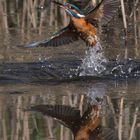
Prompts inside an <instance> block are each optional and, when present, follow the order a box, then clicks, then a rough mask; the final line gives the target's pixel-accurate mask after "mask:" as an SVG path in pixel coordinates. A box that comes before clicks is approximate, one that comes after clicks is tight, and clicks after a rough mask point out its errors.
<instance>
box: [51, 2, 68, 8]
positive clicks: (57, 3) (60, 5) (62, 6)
mask: <svg viewBox="0 0 140 140" xmlns="http://www.w3.org/2000/svg"><path fill="white" fill-rule="evenodd" d="M51 2H53V3H54V4H56V5H58V6H59V7H61V8H64V9H66V7H65V5H63V4H61V3H59V2H57V1H55V0H52V1H51Z"/></svg>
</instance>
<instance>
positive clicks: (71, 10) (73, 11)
mask: <svg viewBox="0 0 140 140" xmlns="http://www.w3.org/2000/svg"><path fill="white" fill-rule="evenodd" d="M52 2H53V3H55V4H57V5H58V6H59V7H61V8H63V9H64V10H65V11H66V12H67V13H68V15H70V17H75V18H84V17H85V15H84V14H83V13H82V11H81V10H80V9H79V8H78V7H77V6H75V5H73V4H70V3H68V2H67V3H65V4H61V3H59V2H56V1H54V0H53V1H52Z"/></svg>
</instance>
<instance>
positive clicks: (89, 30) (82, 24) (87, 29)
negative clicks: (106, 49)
mask: <svg viewBox="0 0 140 140" xmlns="http://www.w3.org/2000/svg"><path fill="white" fill-rule="evenodd" d="M72 20H73V24H74V26H75V28H76V29H77V31H78V32H80V33H84V34H86V35H87V36H95V35H96V34H97V31H96V28H95V27H94V26H93V25H92V24H90V23H88V22H87V21H86V20H85V19H84V18H80V19H77V18H73V19H72Z"/></svg>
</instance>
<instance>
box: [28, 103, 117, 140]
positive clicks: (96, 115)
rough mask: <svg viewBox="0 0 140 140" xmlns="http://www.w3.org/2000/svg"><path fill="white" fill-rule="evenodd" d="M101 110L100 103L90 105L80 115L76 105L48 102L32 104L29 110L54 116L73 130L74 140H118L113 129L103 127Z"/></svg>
mask: <svg viewBox="0 0 140 140" xmlns="http://www.w3.org/2000/svg"><path fill="white" fill-rule="evenodd" d="M100 110H101V107H100V105H90V106H88V108H87V110H86V111H85V112H84V113H83V115H80V110H79V109H77V108H76V107H71V106H68V105H48V104H46V105H36V106H32V107H30V109H29V110H28V111H37V112H41V113H42V114H43V115H47V116H49V117H53V118H54V119H56V120H57V121H59V122H60V123H61V124H62V125H64V126H66V127H68V128H69V129H70V130H71V131H72V133H73V135H74V140H118V139H117V135H116V134H115V132H114V131H113V130H111V129H109V128H104V129H103V128H102V126H101V116H100Z"/></svg>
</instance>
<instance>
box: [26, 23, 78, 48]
mask: <svg viewBox="0 0 140 140" xmlns="http://www.w3.org/2000/svg"><path fill="white" fill-rule="evenodd" d="M77 40H78V36H77V35H76V33H74V32H72V29H71V24H69V25H68V26H67V27H65V28H63V29H61V30H59V31H58V32H56V33H55V34H54V35H53V36H52V37H51V38H50V39H47V40H42V41H38V42H32V43H29V44H27V45H25V47H27V48H34V47H48V46H54V47H57V46H59V45H65V44H69V43H72V42H74V41H77Z"/></svg>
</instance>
